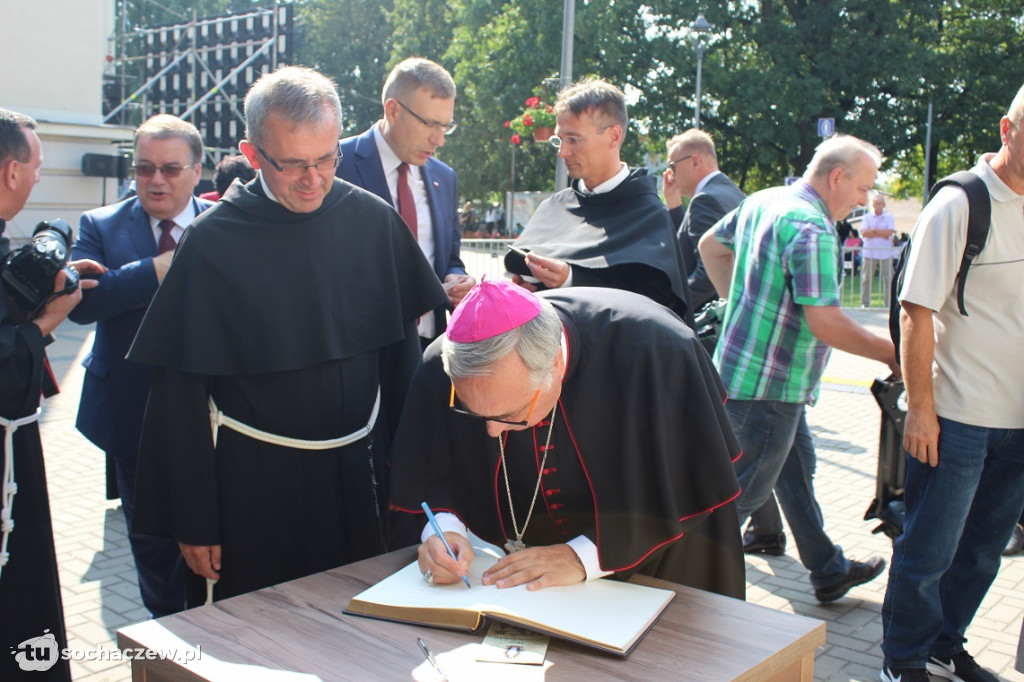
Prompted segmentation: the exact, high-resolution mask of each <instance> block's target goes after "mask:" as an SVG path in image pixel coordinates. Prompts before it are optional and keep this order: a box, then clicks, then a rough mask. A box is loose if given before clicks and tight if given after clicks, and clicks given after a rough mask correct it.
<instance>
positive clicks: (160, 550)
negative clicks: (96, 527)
mask: <svg viewBox="0 0 1024 682" xmlns="http://www.w3.org/2000/svg"><path fill="white" fill-rule="evenodd" d="M109 454H110V455H111V456H112V457H113V459H114V468H115V471H116V472H117V488H118V492H119V493H120V494H121V509H122V510H123V511H124V519H125V522H126V523H127V525H128V542H129V544H131V548H132V556H133V557H134V558H135V569H136V571H137V572H138V575H139V592H141V593H142V603H143V604H144V605H145V607H146V608H147V609H148V610H149V612H150V613H151V614H152V615H153V617H154V618H160V617H161V616H167V615H170V614H172V613H178V612H179V611H183V610H184V609H185V572H186V571H187V570H188V568H187V567H186V566H185V560H184V559H183V558H182V556H181V550H180V549H179V548H178V543H177V541H175V539H174V538H172V537H171V536H169V535H148V534H146V533H138V532H135V531H134V530H132V528H133V523H132V519H133V517H134V516H135V462H136V460H137V458H138V454H137V453H135V452H131V453H109Z"/></svg>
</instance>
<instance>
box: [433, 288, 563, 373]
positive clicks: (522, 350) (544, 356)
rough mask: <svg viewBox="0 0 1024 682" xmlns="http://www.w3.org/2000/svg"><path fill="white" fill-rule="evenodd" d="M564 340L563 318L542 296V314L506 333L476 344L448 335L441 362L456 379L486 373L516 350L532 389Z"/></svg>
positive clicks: (545, 371) (444, 343) (548, 368)
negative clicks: (523, 364)
mask: <svg viewBox="0 0 1024 682" xmlns="http://www.w3.org/2000/svg"><path fill="white" fill-rule="evenodd" d="M561 342H562V321H561V320H560V319H559V318H558V313H556V312H555V308H554V306H552V305H551V303H549V302H548V301H545V300H544V299H540V314H539V315H538V316H537V317H535V318H533V319H532V320H530V321H529V322H527V323H526V324H522V325H520V326H518V327H515V328H514V329H511V330H509V331H507V332H505V333H504V334H498V335H497V336H492V337H491V338H489V339H483V340H482V341H474V342H472V343H456V342H454V341H450V340H449V339H448V337H445V338H444V340H443V341H442V342H441V361H442V362H443V363H444V371H445V373H447V374H448V376H449V377H451V378H452V379H469V378H471V377H479V376H486V375H488V374H490V373H491V372H492V370H491V365H493V364H494V363H495V362H497V361H498V360H501V359H502V358H503V357H505V356H506V355H508V354H509V353H511V352H512V351H516V352H518V353H519V357H521V358H522V359H523V362H524V363H525V364H526V367H527V369H529V370H530V380H531V388H539V387H540V386H541V384H543V382H544V379H545V378H547V376H548V374H549V372H551V367H552V365H554V363H555V356H556V355H557V354H558V349H559V348H560V347H561Z"/></svg>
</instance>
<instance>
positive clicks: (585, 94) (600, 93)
mask: <svg viewBox="0 0 1024 682" xmlns="http://www.w3.org/2000/svg"><path fill="white" fill-rule="evenodd" d="M591 110H593V111H596V112H597V113H600V114H601V116H603V117H604V118H606V119H610V120H611V121H612V125H615V124H617V125H619V126H621V127H622V133H623V135H625V133H626V127H627V126H628V125H629V114H628V112H627V111H626V95H625V94H624V93H623V92H622V90H619V89H618V88H617V87H615V86H614V85H612V84H611V83H608V82H607V81H603V80H601V79H599V78H587V79H584V80H582V81H580V82H579V83H577V84H576V85H573V86H570V87H568V88H566V89H565V90H562V91H561V92H560V93H558V99H557V100H555V115H556V116H557V115H558V114H560V113H562V112H565V111H571V112H572V113H573V115H575V116H579V115H581V114H583V113H586V112H588V111H591Z"/></svg>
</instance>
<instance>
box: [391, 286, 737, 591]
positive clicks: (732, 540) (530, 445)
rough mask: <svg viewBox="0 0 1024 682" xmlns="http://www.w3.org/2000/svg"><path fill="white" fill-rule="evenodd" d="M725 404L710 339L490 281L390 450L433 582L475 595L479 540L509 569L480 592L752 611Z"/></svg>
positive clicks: (635, 313) (654, 316) (611, 306)
mask: <svg viewBox="0 0 1024 682" xmlns="http://www.w3.org/2000/svg"><path fill="white" fill-rule="evenodd" d="M724 400H725V390H724V388H723V386H722V383H721V380H720V379H719V376H718V374H717V372H716V371H715V368H714V367H713V365H712V364H711V360H710V359H709V358H708V356H707V354H706V353H705V352H704V350H703V349H702V347H701V345H700V342H699V341H698V339H697V338H696V336H695V335H694V334H693V332H692V331H691V330H690V329H689V328H688V327H687V326H686V325H685V324H684V323H683V322H682V321H681V320H680V319H679V318H678V317H677V316H676V315H675V314H673V313H672V312H671V311H670V310H668V309H667V308H665V307H663V306H661V305H659V304H657V303H654V302H653V301H651V300H650V299H648V298H645V297H643V296H639V295H637V294H633V293H630V292H626V291H618V290H610V289H597V288H587V287H574V288H571V289H568V290H564V291H563V290H551V291H545V292H541V293H539V294H535V293H531V292H529V291H527V290H525V289H523V288H522V287H519V286H517V285H515V284H513V283H511V282H508V281H503V280H502V281H492V280H487V279H484V280H483V281H481V282H480V283H479V284H477V285H476V287H474V288H473V290H472V291H471V292H470V293H469V294H468V295H467V296H466V298H465V299H464V300H463V302H462V304H461V305H460V306H459V307H458V308H457V309H456V310H455V312H454V313H453V314H452V317H451V321H450V323H449V325H448V330H447V332H446V333H445V335H443V336H442V337H440V338H438V339H437V340H436V341H435V342H434V343H433V344H431V346H430V347H429V348H428V349H427V351H426V352H425V354H424V362H423V365H422V366H421V367H420V368H419V369H418V370H417V373H416V375H415V376H414V378H413V383H412V386H411V388H410V392H409V396H408V399H407V401H406V404H405V410H404V413H403V416H402V420H401V422H400V424H399V428H398V432H397V434H396V440H395V443H394V448H393V450H392V468H391V481H392V488H391V505H392V508H393V509H396V510H398V511H399V512H406V513H409V514H418V515H419V516H418V518H419V519H421V520H422V521H423V526H424V530H423V534H422V536H421V539H422V540H423V544H422V545H421V547H420V549H419V561H418V563H419V569H420V571H421V573H422V574H423V577H424V579H425V580H426V581H427V582H433V583H436V584H449V583H454V582H460V581H462V576H464V575H465V574H466V572H467V570H468V568H469V565H470V562H471V561H472V559H473V549H472V546H471V544H470V542H469V541H468V540H467V537H468V532H469V531H472V532H473V533H475V534H476V535H478V536H479V537H481V538H482V539H484V540H486V541H487V542H490V543H492V544H494V545H498V546H504V547H505V550H506V551H507V552H508V554H507V556H505V557H503V558H501V559H500V560H498V561H497V562H496V563H495V564H494V565H493V566H491V567H490V568H489V569H488V570H487V571H486V572H485V573H484V574H483V578H482V579H483V583H484V584H485V585H495V586H497V587H498V588H499V589H501V588H508V587H513V586H516V585H523V584H525V585H526V586H527V589H530V590H535V589H541V588H544V587H549V586H554V585H570V584H574V583H579V582H583V581H586V580H594V579H597V578H602V577H606V576H614V577H615V578H621V579H626V578H628V577H629V576H631V575H632V574H634V573H640V574H643V575H648V576H652V577H656V578H662V579H665V580H670V581H673V582H677V583H681V584H683V585H688V586H691V587H695V588H698V589H702V590H707V591H711V592H717V593H719V594H724V595H727V596H731V597H736V598H739V599H743V598H744V590H745V582H744V563H743V554H742V547H741V542H740V533H739V521H738V519H737V516H736V510H735V506H734V502H733V501H734V499H735V498H736V496H737V495H738V494H739V485H738V483H737V481H736V476H735V474H734V473H733V465H732V461H733V460H734V459H735V458H736V457H738V456H739V453H740V451H739V446H738V444H737V442H736V439H735V437H734V435H733V432H732V429H731V427H730V425H729V420H728V418H727V416H726V413H725V411H724V408H723V403H724ZM424 500H427V501H429V503H430V506H431V507H432V509H433V511H434V513H435V515H436V517H437V522H438V525H439V526H440V528H441V529H442V532H443V533H444V535H445V537H446V538H447V539H448V541H449V543H450V544H451V546H452V549H453V553H454V555H455V557H454V558H452V557H451V556H449V553H448V551H447V549H446V548H445V545H444V543H443V542H442V541H441V539H440V538H438V537H437V536H436V535H435V533H434V531H433V529H432V528H431V525H430V524H427V523H426V519H425V518H424V515H423V511H422V509H421V503H422V502H423V501H424Z"/></svg>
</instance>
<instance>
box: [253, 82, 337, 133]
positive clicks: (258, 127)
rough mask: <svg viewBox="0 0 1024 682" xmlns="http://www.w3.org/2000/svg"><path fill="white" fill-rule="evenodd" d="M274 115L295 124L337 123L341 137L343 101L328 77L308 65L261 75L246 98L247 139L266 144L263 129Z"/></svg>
mask: <svg viewBox="0 0 1024 682" xmlns="http://www.w3.org/2000/svg"><path fill="white" fill-rule="evenodd" d="M271 113H274V114H277V115H278V116H282V117H284V118H285V119H287V120H288V121H291V122H292V123H296V124H308V123H312V124H314V125H324V124H327V123H334V124H336V125H337V127H338V137H341V99H340V98H339V97H338V88H337V86H335V84H334V81H332V80H331V79H330V78H328V77H327V76H325V75H323V74H322V73H320V72H319V71H315V70H314V69H310V68H307V67H305V66H282V67H281V68H280V69H278V70H277V71H274V72H273V73H268V74H264V75H263V76H260V78H259V80H257V81H256V82H255V83H253V84H252V87H251V88H249V92H248V94H247V95H246V96H245V137H246V139H247V140H248V141H249V142H251V143H253V144H254V145H262V144H264V142H265V133H266V131H265V130H264V127H265V126H266V122H267V117H268V116H270V114H271Z"/></svg>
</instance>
